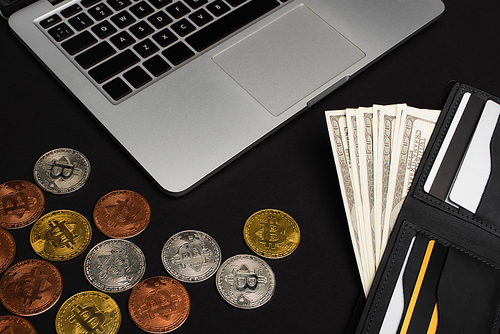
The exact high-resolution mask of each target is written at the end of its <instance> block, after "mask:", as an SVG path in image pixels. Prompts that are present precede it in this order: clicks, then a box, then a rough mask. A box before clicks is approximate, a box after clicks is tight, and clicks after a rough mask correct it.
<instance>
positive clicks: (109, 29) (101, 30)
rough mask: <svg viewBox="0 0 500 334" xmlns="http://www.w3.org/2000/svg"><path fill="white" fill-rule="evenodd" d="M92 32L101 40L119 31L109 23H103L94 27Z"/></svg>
mask: <svg viewBox="0 0 500 334" xmlns="http://www.w3.org/2000/svg"><path fill="white" fill-rule="evenodd" d="M92 31H93V32H94V34H96V35H97V37H99V38H100V39H105V38H106V37H108V36H111V35H113V34H114V33H115V32H117V31H118V30H116V28H115V27H114V26H113V25H112V24H111V23H110V22H109V21H103V22H101V23H98V24H97V25H96V26H93V27H92Z"/></svg>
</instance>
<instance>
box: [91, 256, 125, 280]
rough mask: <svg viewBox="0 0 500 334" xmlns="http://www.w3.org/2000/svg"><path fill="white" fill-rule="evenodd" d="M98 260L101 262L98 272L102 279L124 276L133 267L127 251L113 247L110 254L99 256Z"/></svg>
mask: <svg viewBox="0 0 500 334" xmlns="http://www.w3.org/2000/svg"><path fill="white" fill-rule="evenodd" d="M97 262H98V263H100V264H101V267H100V268H99V274H98V276H99V279H101V280H107V279H110V278H120V277H124V276H125V274H126V273H127V272H128V271H129V269H130V267H131V265H130V262H129V260H128V258H127V252H126V251H124V250H119V249H112V250H111V255H109V256H99V257H98V258H97Z"/></svg>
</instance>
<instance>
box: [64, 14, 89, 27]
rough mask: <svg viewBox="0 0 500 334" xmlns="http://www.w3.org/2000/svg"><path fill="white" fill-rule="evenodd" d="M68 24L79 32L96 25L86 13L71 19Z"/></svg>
mask: <svg viewBox="0 0 500 334" xmlns="http://www.w3.org/2000/svg"><path fill="white" fill-rule="evenodd" d="M68 22H69V24H71V26H72V27H73V28H75V29H76V30H78V31H80V30H83V29H85V28H87V27H89V26H91V25H92V24H94V21H92V19H91V18H90V17H89V16H88V15H87V14H85V13H80V14H78V15H77V16H75V17H72V18H70V19H69V20H68Z"/></svg>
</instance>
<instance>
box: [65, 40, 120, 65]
mask: <svg viewBox="0 0 500 334" xmlns="http://www.w3.org/2000/svg"><path fill="white" fill-rule="evenodd" d="M115 53H116V51H115V49H114V48H113V47H112V46H111V45H110V44H109V43H108V42H102V43H100V44H97V45H96V46H94V47H92V48H91V49H88V50H87V51H85V52H83V53H81V54H79V55H78V56H76V57H75V61H76V62H77V63H78V64H80V66H81V67H83V68H84V69H88V68H90V67H92V66H94V65H95V64H97V63H99V62H100V61H103V60H104V59H106V58H108V57H110V56H112V55H113V54H115Z"/></svg>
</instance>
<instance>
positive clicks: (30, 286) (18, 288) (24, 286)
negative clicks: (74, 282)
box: [14, 268, 50, 306]
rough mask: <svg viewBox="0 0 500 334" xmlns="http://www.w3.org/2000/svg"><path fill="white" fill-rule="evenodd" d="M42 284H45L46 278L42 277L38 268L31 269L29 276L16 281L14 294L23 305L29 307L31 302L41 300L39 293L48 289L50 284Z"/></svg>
mask: <svg viewBox="0 0 500 334" xmlns="http://www.w3.org/2000/svg"><path fill="white" fill-rule="evenodd" d="M43 282H46V277H45V276H43V274H42V272H41V270H40V269H39V268H33V269H32V270H31V272H30V273H29V274H26V275H23V276H21V277H19V278H18V279H17V280H16V282H15V287H14V294H15V295H16V296H17V297H19V298H20V299H21V301H22V303H23V304H24V305H26V306H28V305H31V304H32V303H33V301H35V300H37V299H41V297H40V293H42V292H44V291H45V290H47V289H48V287H50V283H49V284H44V285H42V283H43ZM47 283H48V282H47Z"/></svg>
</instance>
